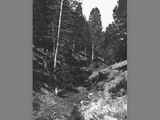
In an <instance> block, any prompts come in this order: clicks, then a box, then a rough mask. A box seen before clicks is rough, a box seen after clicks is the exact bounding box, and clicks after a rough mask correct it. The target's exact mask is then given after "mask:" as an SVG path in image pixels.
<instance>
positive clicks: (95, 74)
mask: <svg viewBox="0 0 160 120" xmlns="http://www.w3.org/2000/svg"><path fill="white" fill-rule="evenodd" d="M126 65H127V60H125V61H122V62H119V63H115V64H113V65H111V66H109V67H107V68H104V69H100V70H98V71H94V72H93V73H92V74H91V75H90V76H89V78H88V79H89V80H90V79H93V78H95V77H97V76H98V75H99V73H102V74H105V73H107V72H109V71H111V70H114V69H118V68H121V67H124V66H126Z"/></svg>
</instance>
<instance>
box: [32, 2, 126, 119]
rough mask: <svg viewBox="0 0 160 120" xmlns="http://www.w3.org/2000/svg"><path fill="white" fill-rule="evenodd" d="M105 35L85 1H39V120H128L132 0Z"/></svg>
mask: <svg viewBox="0 0 160 120" xmlns="http://www.w3.org/2000/svg"><path fill="white" fill-rule="evenodd" d="M112 16H113V18H114V21H113V22H112V23H111V24H109V25H108V26H107V27H106V28H105V30H102V21H101V13H100V10H99V9H98V8H97V7H95V8H93V9H92V10H91V12H90V16H89V20H87V19H86V18H85V16H84V15H83V12H82V2H81V1H79V0H33V46H32V51H33V62H32V63H33V69H32V72H33V115H32V117H33V120H127V99H128V98H127V76H128V72H127V0H118V2H117V5H116V6H115V8H114V9H113V13H112Z"/></svg>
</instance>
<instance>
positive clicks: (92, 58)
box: [91, 40, 94, 61]
mask: <svg viewBox="0 0 160 120" xmlns="http://www.w3.org/2000/svg"><path fill="white" fill-rule="evenodd" d="M91 60H92V61H93V60H94V41H93V40H92V57H91Z"/></svg>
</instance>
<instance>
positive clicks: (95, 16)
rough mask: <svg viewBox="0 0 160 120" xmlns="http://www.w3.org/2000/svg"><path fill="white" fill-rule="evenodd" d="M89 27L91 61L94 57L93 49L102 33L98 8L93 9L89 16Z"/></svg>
mask: <svg viewBox="0 0 160 120" xmlns="http://www.w3.org/2000/svg"><path fill="white" fill-rule="evenodd" d="M89 26H90V32H91V39H92V40H91V41H92V42H91V43H92V57H91V59H92V61H93V60H94V56H95V48H96V47H97V44H99V42H100V39H101V33H102V23H101V14H100V11H99V9H98V8H93V9H92V11H91V12H90V16H89Z"/></svg>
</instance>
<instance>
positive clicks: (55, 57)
mask: <svg viewBox="0 0 160 120" xmlns="http://www.w3.org/2000/svg"><path fill="white" fill-rule="evenodd" d="M63 1H64V0H61V6H60V15H59V23H58V34H57V43H56V49H55V53H54V69H55V68H56V65H57V55H58V47H59V38H60V29H61V20H62V9H63Z"/></svg>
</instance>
